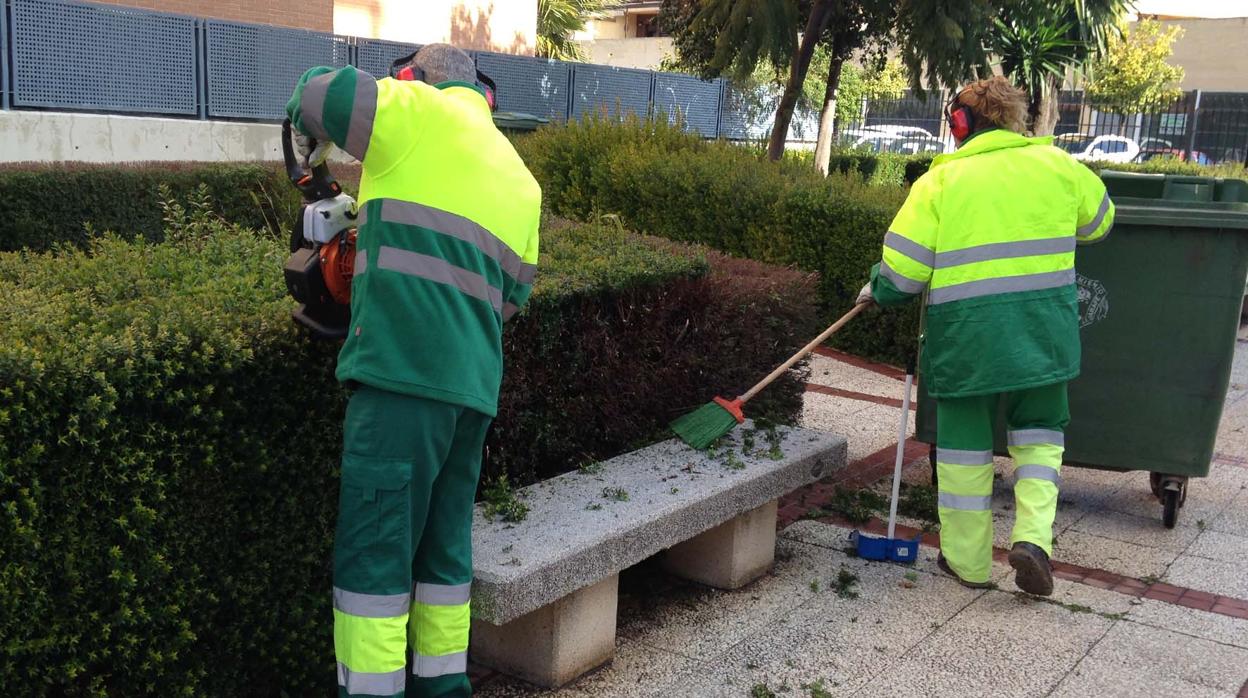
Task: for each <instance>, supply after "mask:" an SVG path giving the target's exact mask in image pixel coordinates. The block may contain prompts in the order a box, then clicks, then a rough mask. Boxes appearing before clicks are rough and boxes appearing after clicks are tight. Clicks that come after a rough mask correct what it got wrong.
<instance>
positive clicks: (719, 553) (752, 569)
mask: <svg viewBox="0 0 1248 698" xmlns="http://www.w3.org/2000/svg"><path fill="white" fill-rule="evenodd" d="M776 505H777V502H776V501H774V500H773V501H771V502H768V503H767V504H764V505H763V506H761V507H759V508H757V509H754V510H753V511H747V512H745V513H744V514H740V515H738V516H737V517H735V518H733V519H731V520H729V521H726V522H724V523H722V524H720V525H718V526H716V527H715V528H712V529H711V530H709V531H707V532H706V533H703V534H701V535H699V536H697V537H694V538H690V539H689V540H687V541H685V542H684V543H681V544H679V545H676V546H673V547H672V548H670V549H669V550H668V551H667V553H666V554H665V555H664V556H663V566H664V567H665V568H666V569H667V571H668V572H671V573H672V574H674V575H676V576H678V577H684V578H685V579H689V580H692V581H695V582H698V583H700V584H706V585H707V586H712V587H716V588H718V589H739V588H741V587H743V586H745V585H746V584H749V583H750V582H752V581H754V580H755V579H758V578H759V577H761V576H763V575H764V574H765V573H766V572H767V570H768V569H770V568H771V563H772V562H774V561H775V559H776Z"/></svg>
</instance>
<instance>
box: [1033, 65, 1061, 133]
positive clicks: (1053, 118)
mask: <svg viewBox="0 0 1248 698" xmlns="http://www.w3.org/2000/svg"><path fill="white" fill-rule="evenodd" d="M1061 95H1062V85H1061V83H1060V82H1058V81H1057V80H1056V79H1055V78H1045V81H1044V94H1043V95H1041V96H1040V100H1039V103H1038V104H1037V105H1036V108H1035V111H1034V113H1030V114H1029V116H1030V117H1031V132H1032V134H1034V135H1037V136H1051V135H1053V130H1054V129H1055V128H1057V120H1058V118H1059V117H1060V116H1061V109H1060V104H1059V100H1060V99H1061ZM1029 111H1030V110H1029Z"/></svg>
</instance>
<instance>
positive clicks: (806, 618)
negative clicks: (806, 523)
mask: <svg viewBox="0 0 1248 698" xmlns="http://www.w3.org/2000/svg"><path fill="white" fill-rule="evenodd" d="M794 545H797V546H799V547H801V548H805V549H806V553H805V554H807V555H810V556H811V557H813V558H814V559H816V560H817V561H818V562H817V564H818V565H819V567H820V569H821V573H820V575H819V579H820V581H821V585H820V591H819V593H817V594H815V595H814V596H813V597H812V598H811V599H810V600H809V601H807V602H806V603H805V604H803V605H802V606H801V607H800V608H799V609H798V610H797V611H796V612H795V613H793V614H791V615H788V616H785V617H784V618H783V619H781V620H780V621H778V622H776V623H773V624H772V625H770V626H768V627H766V628H765V629H763V630H761V631H760V632H758V633H755V634H754V635H752V636H751V637H749V638H747V639H746V640H745V641H743V642H741V643H739V644H737V645H735V646H734V647H732V648H731V649H730V650H729V651H727V652H725V653H724V654H723V655H721V656H720V657H717V658H715V660H713V662H712V664H714V665H717V666H724V667H730V668H732V669H733V670H734V671H740V670H741V669H742V668H744V670H745V673H746V676H747V677H748V678H747V683H750V684H751V685H752V684H753V683H766V684H768V685H769V686H771V687H772V688H773V689H774V688H775V686H777V685H782V684H788V685H790V686H793V687H798V686H800V685H802V684H804V683H810V682H811V681H815V680H818V679H820V678H822V679H824V680H825V682H832V681H835V682H836V683H838V684H839V689H840V691H841V692H847V691H850V690H853V689H854V688H855V687H857V686H859V685H861V684H862V683H865V682H866V681H867V680H869V679H870V677H871V676H873V675H874V674H875V673H876V672H877V670H878V667H879V666H881V665H882V664H883V663H886V662H888V661H890V660H892V659H896V658H898V657H900V656H901V655H902V654H904V653H905V652H906V650H907V649H908V648H910V647H912V646H914V645H915V644H916V643H918V642H920V641H921V640H923V638H925V637H927V636H929V635H931V634H932V633H933V632H934V631H935V630H936V629H937V628H938V627H939V626H940V624H941V623H943V622H947V621H949V619H951V618H953V617H954V616H956V614H957V613H958V612H959V611H961V610H962V609H964V608H966V606H967V605H969V604H970V603H972V602H973V601H974V600H975V599H976V598H978V597H979V595H981V594H983V593H984V592H983V591H982V590H972V589H966V588H965V587H962V586H961V585H959V584H957V583H956V582H954V581H953V580H952V579H950V578H948V577H944V576H936V575H933V574H929V573H926V572H924V571H922V570H918V569H910V568H908V567H905V566H900V565H896V564H890V563H877V562H869V561H865V560H861V559H857V558H852V557H849V556H847V555H845V554H844V553H841V552H839V551H835V550H829V549H825V548H818V547H815V546H809V545H804V544H800V543H795V544H794ZM842 571H844V572H845V573H846V574H850V575H853V576H854V577H856V578H857V579H856V580H855V581H854V582H853V584H852V586H851V589H852V594H842V593H841V591H840V590H838V588H837V580H838V578H840V575H841V573H842Z"/></svg>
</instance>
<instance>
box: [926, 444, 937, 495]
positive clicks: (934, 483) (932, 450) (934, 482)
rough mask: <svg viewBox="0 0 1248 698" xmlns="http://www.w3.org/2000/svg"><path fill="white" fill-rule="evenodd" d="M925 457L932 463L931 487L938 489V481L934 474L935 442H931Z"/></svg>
mask: <svg viewBox="0 0 1248 698" xmlns="http://www.w3.org/2000/svg"><path fill="white" fill-rule="evenodd" d="M927 458H928V460H929V461H931V463H932V489H934V490H938V489H940V483H939V482H938V480H937V475H936V444H932V446H931V448H930V449H929V450H928V452H927Z"/></svg>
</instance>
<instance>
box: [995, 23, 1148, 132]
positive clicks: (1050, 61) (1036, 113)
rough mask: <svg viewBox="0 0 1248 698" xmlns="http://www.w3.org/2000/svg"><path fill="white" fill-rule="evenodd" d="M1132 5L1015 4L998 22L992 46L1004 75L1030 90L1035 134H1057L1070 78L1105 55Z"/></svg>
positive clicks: (1030, 109)
mask: <svg viewBox="0 0 1248 698" xmlns="http://www.w3.org/2000/svg"><path fill="white" fill-rule="evenodd" d="M1128 6H1129V0H1013V2H1010V3H1007V4H1006V5H1005V6H1004V7H1002V8H1001V11H1000V13H999V14H998V16H997V17H996V19H995V20H994V21H993V26H992V28H991V32H990V37H989V42H988V43H989V44H990V48H991V50H992V53H993V54H995V55H996V57H997V60H998V62H999V64H1000V66H1001V72H1002V73H1004V74H1005V75H1006V76H1007V77H1009V78H1010V79H1011V80H1013V81H1014V82H1015V83H1016V84H1017V85H1018V86H1019V87H1022V88H1023V89H1025V90H1027V94H1028V98H1029V104H1028V116H1029V117H1030V120H1031V127H1032V131H1033V132H1035V133H1037V134H1041V133H1052V132H1053V127H1054V124H1056V122H1057V96H1058V92H1059V90H1061V86H1062V83H1063V82H1064V81H1065V79H1066V75H1067V73H1068V72H1071V71H1074V72H1081V71H1084V70H1085V69H1086V67H1087V66H1088V65H1089V64H1090V63H1091V62H1092V60H1093V59H1094V58H1095V57H1096V56H1097V55H1099V54H1100V53H1101V52H1103V51H1104V50H1105V49H1106V46H1107V45H1108V41H1109V37H1110V35H1111V34H1113V33H1115V32H1117V31H1119V29H1118V21H1119V19H1120V18H1121V17H1122V16H1123V15H1124V14H1125V13H1126V12H1127V10H1128V9H1129V7H1128Z"/></svg>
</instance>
